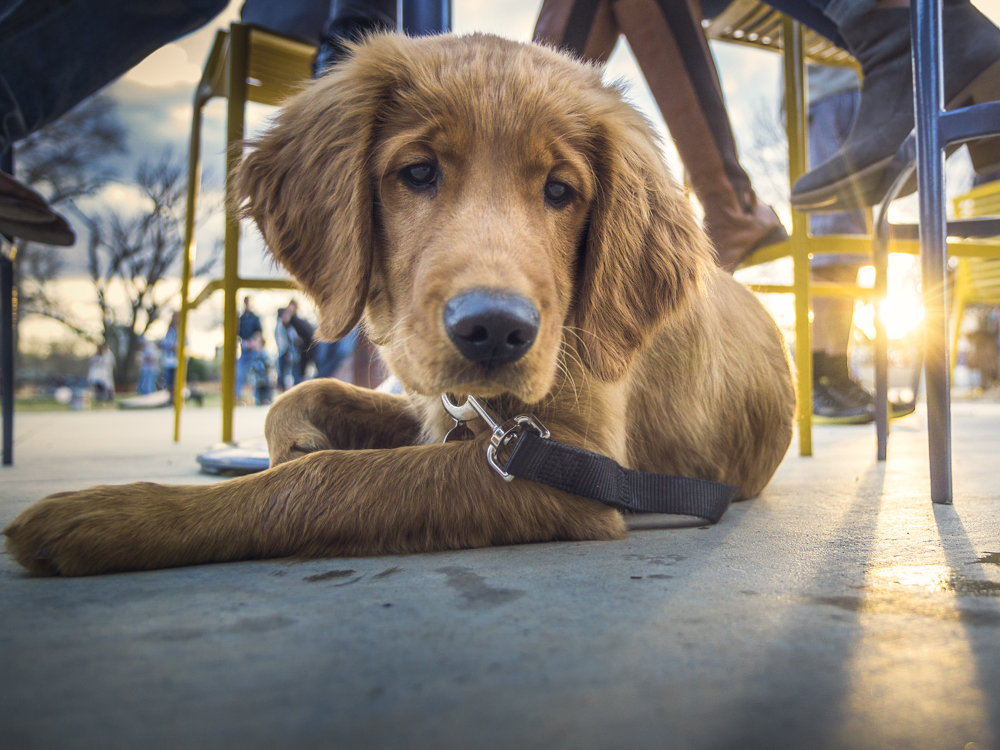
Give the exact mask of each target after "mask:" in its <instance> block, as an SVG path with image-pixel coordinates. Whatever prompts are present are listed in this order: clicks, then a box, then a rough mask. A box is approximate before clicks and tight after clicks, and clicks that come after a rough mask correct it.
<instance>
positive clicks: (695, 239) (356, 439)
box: [4, 35, 795, 575]
mask: <svg viewBox="0 0 1000 750" xmlns="http://www.w3.org/2000/svg"><path fill="white" fill-rule="evenodd" d="M237 180H238V186H239V187H238V198H239V200H241V201H242V205H243V210H244V211H245V214H246V215H247V216H250V217H252V218H253V219H254V221H256V223H257V225H258V226H259V227H260V230H261V232H262V233H263V235H264V238H265V239H266V241H267V244H268V246H269V248H270V250H271V252H272V253H273V254H274V256H275V257H276V258H277V259H278V260H279V261H280V262H281V264H282V265H283V266H284V267H285V268H287V269H288V270H289V271H290V272H291V273H292V275H294V276H295V278H296V279H297V280H298V281H299V282H300V283H301V285H302V287H303V288H304V289H305V290H306V291H307V292H308V293H309V294H310V295H311V296H312V297H313V298H314V299H315V301H316V303H317V304H318V306H319V310H320V314H321V323H320V332H321V334H323V335H325V336H326V337H327V338H330V339H336V338H337V337H340V336H343V335H344V334H346V333H347V332H348V331H350V330H351V328H352V327H353V326H354V325H355V324H356V323H357V322H358V321H359V319H363V320H364V325H365V328H366V330H367V332H368V335H369V336H370V337H371V338H372V340H373V341H374V342H375V343H376V344H377V345H378V347H379V349H380V352H381V355H382V356H383V357H384V359H385V361H386V362H387V363H388V365H389V367H390V368H391V370H392V372H393V373H395V374H396V376H397V377H398V378H399V380H400V381H401V382H402V384H403V385H404V387H405V391H406V394H405V395H400V396H396V395H388V394H383V393H377V392H374V391H370V390H366V389H362V388H356V387H354V386H351V385H346V384H344V383H340V382H337V381H335V380H316V381H312V382H308V383H304V384H302V385H300V386H298V387H297V388H294V389H293V390H291V391H289V392H288V393H287V394H286V395H284V396H283V397H281V398H280V399H278V401H277V402H276V403H275V404H274V406H273V407H272V409H271V411H270V413H269V415H268V418H267V427H266V432H267V440H268V446H269V450H270V454H271V468H270V469H268V470H267V471H265V472H263V473H260V474H255V475H251V476H246V477H242V478H239V479H234V480H232V481H228V482H220V483H218V484H214V485H207V486H205V485H200V486H163V485H154V484H143V483H139V484H130V485H124V486H116V487H111V486H102V487H93V488H91V489H88V490H83V491H81V492H70V493H60V494H58V495H53V496H52V497H49V498H46V499H44V500H42V501H41V502H39V503H37V504H36V505H34V506H33V507H31V508H29V509H28V510H26V511H25V512H23V513H22V514H21V515H20V516H18V518H17V519H16V520H15V521H14V522H13V523H11V524H10V526H8V527H7V529H6V530H5V532H4V533H5V534H6V535H7V549H8V550H9V551H10V553H11V554H12V555H13V556H14V558H15V559H16V560H18V561H19V562H20V563H21V564H22V565H24V566H25V567H27V568H29V569H31V570H33V571H36V572H39V573H61V574H64V575H81V574H88V573H102V572H107V571H114V570H135V569H149V568H162V567H168V566H176V565H189V564H194V563H208V562H222V561H225V560H243V559H248V558H273V557H288V556H296V557H323V556H335V555H380V554H395V553H405V552H420V551H427V550H444V549H458V548H470V547H483V546H487V545H499V544H516V543H524V542H541V541H552V540H563V539H572V540H589V539H604V540H608V539H620V538H622V537H623V536H624V534H625V532H626V527H625V522H624V520H623V517H622V515H621V514H620V513H619V512H618V511H616V510H614V509H613V508H611V507H608V506H606V505H603V504H601V503H599V502H596V501H593V500H588V499H586V498H583V497H580V496H576V495H570V494H567V493H564V492H562V491H559V490H556V489H552V488H550V487H547V486H544V485H541V484H536V483H534V482H530V481H524V480H515V481H513V482H510V483H507V482H505V481H503V480H502V479H501V478H500V477H499V476H498V475H497V474H496V473H495V472H494V470H493V469H492V468H491V467H490V466H489V465H488V464H487V462H486V457H485V455H484V447H485V445H486V442H487V439H488V437H489V432H488V430H487V429H486V427H485V425H484V424H483V423H482V422H478V423H476V422H470V423H469V427H471V428H472V429H473V430H474V431H475V432H476V437H475V438H474V439H472V440H469V441H466V442H448V443H444V442H442V438H443V436H444V435H445V433H446V432H447V431H448V429H449V428H450V427H451V426H452V425H453V422H452V420H451V418H450V417H448V416H447V415H446V413H445V411H444V410H443V408H442V405H441V401H440V398H441V395H442V394H445V393H450V394H453V395H454V396H455V397H456V398H458V399H461V398H462V397H464V396H465V395H468V394H472V395H475V396H476V397H478V398H480V399H481V400H482V401H483V403H485V404H486V405H487V407H488V408H489V409H491V410H492V411H493V412H494V414H495V415H496V417H497V418H498V421H502V420H504V419H509V418H512V417H514V416H515V415H518V414H533V415H535V416H536V417H537V418H538V419H539V420H540V421H541V422H542V423H543V424H545V425H546V426H547V427H548V428H549V429H550V430H551V433H552V437H553V438H554V439H556V440H559V441H561V442H563V443H568V444H570V445H573V446H578V447H582V448H586V449H589V450H591V451H595V452H597V453H601V454H604V455H606V456H610V457H612V458H613V459H615V460H616V461H618V462H619V463H621V464H623V465H625V466H628V467H631V468H633V469H638V470H642V471H652V472H660V473H667V474H679V475H685V476H691V477H699V478H703V479H711V480H718V481H721V482H726V483H728V484H730V485H733V486H735V487H736V488H738V495H737V496H738V497H740V498H747V497H750V496H752V495H755V494H756V493H758V492H760V490H761V489H762V488H763V487H764V485H765V484H766V483H767V482H768V480H769V479H770V478H771V476H772V474H773V473H774V471H775V469H776V468H777V466H778V464H779V462H780V461H781V459H782V457H783V456H784V454H785V451H786V449H787V448H788V445H789V442H790V440H791V435H792V417H793V410H794V407H795V395H794V391H793V388H792V380H791V374H790V370H789V363H788V357H787V352H786V349H785V346H784V343H783V340H782V337H781V335H780V333H779V331H778V329H777V327H776V326H775V324H774V322H773V321H772V319H771V318H770V316H769V315H768V313H767V312H766V311H765V310H764V308H763V307H762V306H761V305H760V304H759V303H758V301H757V300H756V299H755V298H754V296H753V295H752V294H751V293H750V292H748V291H747V290H746V289H744V288H743V287H742V286H740V285H739V284H737V283H736V282H734V281H733V280H732V279H731V278H730V277H729V276H727V275H725V274H724V273H721V272H719V271H718V270H716V267H715V264H714V262H713V261H714V259H713V253H712V249H711V248H710V247H709V245H708V243H707V241H706V239H705V235H704V234H703V232H702V230H701V228H700V227H699V225H698V223H697V221H696V219H695V217H694V216H693V215H692V213H691V210H690V208H689V206H688V203H687V201H686V200H685V198H684V197H683V195H682V194H681V192H680V191H679V190H678V188H677V186H676V185H675V184H674V183H673V182H672V181H671V179H670V177H669V175H668V173H667V170H666V169H665V167H664V164H663V161H662V158H661V154H660V150H659V147H658V144H657V140H656V138H655V136H654V134H653V132H652V131H651V129H650V126H649V125H648V123H647V122H646V121H645V120H644V119H643V117H642V116H641V115H639V114H638V113H637V112H636V111H635V110H633V109H632V108H631V107H630V106H628V105H627V104H626V103H624V102H623V100H622V96H621V93H620V92H619V91H618V90H617V89H616V88H615V87H613V86H606V85H604V84H602V82H601V79H600V75H599V72H598V70H597V69H596V68H594V67H590V66H588V65H585V64H582V63H580V62H578V61H576V60H573V59H571V58H569V57H566V56H564V55H562V54H560V53H558V52H556V51H554V50H551V49H548V48H545V47H540V46H533V45H527V44H518V43H515V42H511V41H507V40H504V39H499V38H496V37H492V36H482V35H473V36H468V37H454V36H440V37H426V38H419V39H408V38H405V37H403V36H396V35H383V36H376V37H373V38H371V39H370V40H368V41H367V42H365V43H363V44H361V45H359V46H357V47H355V48H354V50H353V55H352V56H351V58H350V59H348V60H346V61H345V62H343V63H341V64H339V65H337V66H336V67H335V68H334V69H333V70H332V72H330V73H329V74H328V75H327V76H326V77H324V78H322V79H321V80H318V81H315V82H313V83H311V84H310V85H309V86H308V87H307V88H306V89H305V90H304V91H303V92H302V93H301V94H299V95H298V96H296V97H294V98H293V99H291V100H290V101H289V102H288V103H287V104H286V106H285V107H284V109H283V110H282V111H281V112H280V114H279V115H278V117H277V120H276V122H275V124H274V125H273V127H272V128H271V129H270V131H269V132H268V133H266V134H265V135H264V136H263V137H262V138H260V139H259V140H258V141H257V142H256V143H255V144H254V146H253V149H252V151H251V152H250V153H249V154H248V155H247V157H246V159H245V160H244V162H243V165H242V168H241V169H240V171H239V174H238V175H237Z"/></svg>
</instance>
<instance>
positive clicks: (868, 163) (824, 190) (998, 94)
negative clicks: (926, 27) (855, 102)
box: [790, 0, 1000, 211]
mask: <svg viewBox="0 0 1000 750" xmlns="http://www.w3.org/2000/svg"><path fill="white" fill-rule="evenodd" d="M815 3H818V4H820V5H821V6H822V8H823V12H824V13H825V14H826V15H827V17H829V18H830V19H831V20H833V21H834V22H835V23H836V24H837V28H838V31H839V32H840V34H841V36H842V37H843V39H844V40H845V41H846V43H847V47H848V49H849V50H850V51H851V53H852V54H853V55H854V57H855V58H856V59H857V60H858V62H859V63H860V64H861V67H862V71H863V73H864V81H863V84H862V89H861V106H860V107H859V110H858V115H857V119H856V121H855V124H854V128H853V130H852V132H851V134H850V136H849V137H848V139H847V140H846V141H845V143H844V144H843V146H842V148H841V149H840V151H838V153H837V154H836V155H834V156H833V157H832V158H831V159H829V160H827V161H826V162H824V163H823V164H820V165H818V166H816V167H815V168H814V169H812V170H810V171H809V172H807V173H806V174H804V175H803V176H802V177H801V178H799V180H798V181H797V182H796V183H795V185H794V187H793V188H792V204H793V205H794V206H796V207H797V208H799V209H800V210H810V211H829V210H839V209H843V208H846V207H852V206H870V205H874V204H876V203H879V202H880V201H881V200H882V198H883V197H884V196H885V194H886V192H887V191H888V189H889V187H890V185H891V183H892V182H893V180H894V179H895V178H896V176H897V175H898V173H899V170H900V169H901V168H902V166H903V165H900V164H898V163H897V162H896V161H895V160H894V159H893V157H894V156H895V154H896V151H897V150H898V149H899V147H900V145H902V143H903V141H904V140H905V139H906V137H907V136H908V135H909V134H910V132H911V131H912V129H913V122H914V120H913V68H912V62H911V57H910V11H909V2H908V0H878V2H876V3H873V2H871V0H815ZM790 4H791V5H794V3H790ZM804 4H805V3H804V0H800V2H799V3H798V5H799V7H802V6H803V5H804ZM942 20H943V40H942V41H943V49H944V100H945V103H946V107H947V108H948V109H953V108H955V107H960V106H966V105H968V104H972V103H977V102H981V101H988V100H992V99H996V98H1000V29H997V28H996V27H995V26H994V25H993V24H992V23H991V22H990V21H989V19H987V18H986V17H985V16H984V15H983V14H982V13H980V12H979V11H978V10H977V9H976V8H975V7H974V6H973V5H971V3H969V2H968V0H945V2H944V4H943V8H942ZM969 151H970V154H971V155H972V158H973V164H974V165H975V167H976V170H977V171H979V172H985V171H988V170H989V169H991V168H992V167H995V166H998V165H1000V139H995V138H994V139H983V140H982V141H979V142H977V143H975V144H970V148H969ZM911 185H912V187H909V188H908V189H907V191H912V190H913V189H915V187H916V185H915V181H911Z"/></svg>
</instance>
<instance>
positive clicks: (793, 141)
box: [781, 17, 812, 456]
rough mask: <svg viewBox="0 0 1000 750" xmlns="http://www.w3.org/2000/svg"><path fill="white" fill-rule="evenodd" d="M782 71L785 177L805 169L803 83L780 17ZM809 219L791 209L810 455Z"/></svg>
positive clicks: (799, 51) (803, 437)
mask: <svg viewBox="0 0 1000 750" xmlns="http://www.w3.org/2000/svg"><path fill="white" fill-rule="evenodd" d="M781 43H782V47H783V50H782V51H783V54H782V60H783V62H784V72H785V130H786V132H787V133H788V179H789V183H790V184H791V183H794V182H795V180H797V179H798V178H799V176H800V175H801V174H802V173H803V172H805V171H806V143H807V142H806V137H807V136H806V103H805V102H806V94H805V91H806V83H805V52H804V51H803V46H802V27H801V26H800V25H799V23H798V22H797V21H793V20H791V19H790V18H787V17H784V18H783V19H782V27H781ZM808 241H809V219H808V217H807V216H806V215H805V214H802V213H799V212H798V211H796V210H795V209H794V208H793V209H792V260H793V262H794V264H795V276H794V282H793V285H794V289H795V371H796V377H797V389H798V394H799V413H798V425H799V455H800V456H811V455H812V345H811V334H810V331H809V246H808Z"/></svg>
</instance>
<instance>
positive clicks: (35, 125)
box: [0, 0, 227, 152]
mask: <svg viewBox="0 0 1000 750" xmlns="http://www.w3.org/2000/svg"><path fill="white" fill-rule="evenodd" d="M226 5H227V2H226V0H141V1H137V0H0V152H3V151H4V150H6V149H7V148H8V147H9V146H11V145H12V144H13V143H14V142H15V141H18V140H21V139H22V138H25V137H26V136H28V135H30V134H31V133H33V132H34V131H36V130H38V129H39V128H41V127H44V126H45V125H47V124H48V123H50V122H52V121H53V120H55V119H56V118H58V117H59V116H60V115H62V114H64V113H65V112H68V111H69V110H70V109H72V108H73V107H74V106H75V105H76V104H78V103H79V102H81V101H83V100H84V99H85V98H87V97H88V96H90V95H91V94H93V93H95V92H96V91H97V90H98V89H100V88H101V87H103V86H105V85H106V84H108V83H110V82H111V81H113V80H114V79H116V78H117V77H118V76H120V75H122V74H123V73H125V72H126V71H128V70H129V69H130V68H132V67H133V66H135V65H136V64H138V63H139V62H140V61H141V60H142V59H143V58H145V57H146V56H147V55H149V54H150V53H152V52H154V51H155V50H157V49H158V48H159V47H161V46H163V45H164V44H167V43H168V42H171V41H173V40H174V39H177V38H178V37H181V36H183V35H184V34H187V33H189V32H191V31H194V30H195V29H197V28H199V27H200V26H204V25H205V24H206V23H208V22H209V21H210V20H212V19H213V18H214V17H215V16H217V15H218V14H219V13H220V12H222V10H223V9H224V8H225V7H226Z"/></svg>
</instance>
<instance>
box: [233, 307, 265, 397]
mask: <svg viewBox="0 0 1000 750" xmlns="http://www.w3.org/2000/svg"><path fill="white" fill-rule="evenodd" d="M239 338H240V358H239V359H238V360H236V398H237V399H239V398H240V396H241V395H242V394H243V388H244V387H245V386H246V382H247V376H248V375H249V374H250V373H251V372H253V373H254V382H255V387H254V401H255V403H257V404H258V405H260V404H262V403H266V402H268V401H269V400H270V386H269V384H268V382H267V354H265V352H264V329H263V327H262V326H261V324H260V318H259V317H257V314H256V313H255V312H254V311H253V310H251V309H250V298H249V297H244V298H243V314H242V315H240V321H239Z"/></svg>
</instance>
